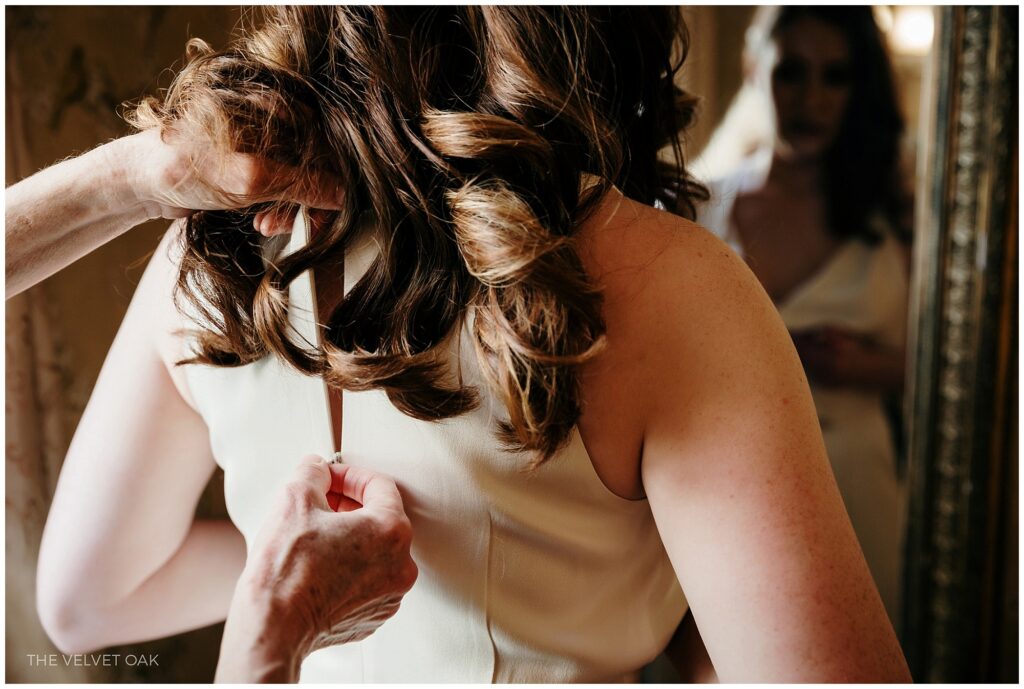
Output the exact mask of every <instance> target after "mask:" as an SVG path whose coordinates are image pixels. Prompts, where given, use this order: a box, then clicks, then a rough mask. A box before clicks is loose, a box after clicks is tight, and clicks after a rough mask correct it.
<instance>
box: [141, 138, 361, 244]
mask: <svg viewBox="0 0 1024 689" xmlns="http://www.w3.org/2000/svg"><path fill="white" fill-rule="evenodd" d="M128 139H130V140H132V146H131V148H130V150H131V152H132V158H133V159H134V163H132V164H131V165H130V169H131V170H132V171H133V174H131V175H130V179H131V184H132V187H133V189H134V190H135V195H136V198H137V199H138V201H139V203H140V204H142V205H143V206H144V207H145V208H146V211H147V214H148V215H149V216H150V217H163V218H168V219H174V218H184V217H187V216H188V215H190V214H191V213H192V212H193V211H197V210H228V209H233V208H239V207H244V206H247V205H252V204H255V203H261V202H266V201H289V202H292V203H293V204H301V205H304V206H308V207H310V208H318V209H323V210H340V209H341V207H342V206H341V204H342V203H343V201H344V185H343V182H342V180H341V179H339V178H337V177H334V176H333V175H331V174H329V173H326V172H323V171H309V172H308V173H306V174H302V175H296V174H295V170H294V169H291V168H288V167H286V166H284V165H282V164H280V163H277V162H275V161H273V160H270V159H268V158H261V157H258V156H254V155H250V154H246V153H230V154H227V155H225V154H223V153H222V152H219V151H217V150H215V149H214V147H213V146H212V145H211V143H210V142H209V141H206V140H205V139H202V138H197V137H193V136H188V135H186V134H183V133H181V132H178V131H176V130H174V129H173V128H172V129H168V130H167V131H165V132H164V134H163V136H161V134H160V132H159V131H158V130H157V129H151V130H147V131H144V132H140V133H139V134H135V135H133V136H131V137H128ZM293 176H295V177H296V178H297V179H298V180H299V181H298V182H297V183H296V184H294V185H292V186H291V187H288V188H286V189H284V190H280V189H277V190H275V189H274V187H275V186H279V184H280V182H279V181H280V180H282V179H288V178H291V177H293ZM275 191H276V193H275ZM294 217H295V206H294V205H292V206H289V207H285V208H282V209H280V210H279V211H278V212H272V211H266V212H261V213H258V214H257V215H256V217H255V219H254V221H253V226H254V227H255V229H256V230H257V231H259V232H260V233H262V234H264V235H267V236H270V235H273V234H278V233H280V232H286V231H288V230H289V229H290V228H291V226H292V221H293V220H294Z"/></svg>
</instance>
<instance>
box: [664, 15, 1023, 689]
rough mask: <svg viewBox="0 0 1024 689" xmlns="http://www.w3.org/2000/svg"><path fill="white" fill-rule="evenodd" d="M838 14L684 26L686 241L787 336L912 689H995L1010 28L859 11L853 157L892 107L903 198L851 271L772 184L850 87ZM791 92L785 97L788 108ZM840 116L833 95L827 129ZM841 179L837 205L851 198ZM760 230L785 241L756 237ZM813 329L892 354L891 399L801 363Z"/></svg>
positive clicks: (1009, 629) (788, 194) (1001, 644)
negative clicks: (867, 78)
mask: <svg viewBox="0 0 1024 689" xmlns="http://www.w3.org/2000/svg"><path fill="white" fill-rule="evenodd" d="M833 12H834V13H835V14H836V15H841V14H842V13H844V12H848V13H850V14H851V17H850V18H849V20H848V23H847V25H846V27H845V29H843V27H842V26H841V23H840V21H832V22H830V21H829V16H828V15H829V14H830V13H833ZM855 12H856V10H853V8H848V9H838V10H831V9H826V10H821V11H820V15H821V16H817V17H815V15H816V14H818V13H819V12H818V11H816V10H799V11H791V10H788V9H785V8H783V9H780V8H754V7H714V8H693V9H690V10H688V13H689V16H688V23H689V26H690V29H691V35H692V36H697V37H699V38H698V39H696V40H694V41H693V46H692V53H691V57H690V60H691V66H692V68H691V70H690V71H689V72H688V73H687V81H686V83H685V84H684V85H685V87H686V88H687V89H688V90H690V91H692V92H695V93H697V94H699V95H701V96H702V97H703V99H704V117H703V119H702V121H701V122H700V124H699V126H698V127H697V128H696V129H695V131H694V133H693V137H692V140H691V141H690V142H689V146H688V153H689V155H690V156H691V159H693V160H694V161H695V162H694V164H693V169H694V170H695V171H696V172H697V174H698V175H700V176H701V177H702V179H704V180H706V181H707V182H708V184H709V186H710V188H711V193H712V199H711V201H710V203H709V206H708V207H709V210H707V211H706V212H705V213H704V215H703V216H702V218H701V219H702V221H703V224H705V225H706V226H708V227H709V228H711V229H712V230H714V231H716V232H718V233H719V234H720V235H721V236H723V238H725V239H726V240H727V241H729V242H730V243H731V244H732V246H733V248H734V249H736V250H737V251H738V252H740V253H741V254H744V253H745V254H746V256H745V257H746V258H747V261H748V264H750V265H751V268H752V269H753V270H754V272H755V274H757V275H758V277H760V278H762V284H764V286H765V287H766V289H767V291H768V292H769V294H770V295H771V296H772V297H773V298H774V300H775V301H776V304H777V306H778V307H779V310H780V313H781V314H782V316H783V320H784V321H786V322H787V324H788V325H789V326H790V328H791V332H793V335H794V341H795V342H796V343H797V347H798V349H800V350H801V356H802V358H803V359H804V362H805V368H806V370H807V373H808V377H809V379H810V381H811V384H812V390H813V391H814V394H815V401H816V404H817V406H818V412H819V418H820V420H821V424H822V430H823V434H824V436H825V440H826V445H827V447H828V451H829V455H830V459H831V461H832V466H833V471H834V473H835V474H836V478H837V482H838V484H839V487H840V490H841V492H842V493H843V496H844V500H845V501H846V504H847V510H848V512H849V513H850V516H851V520H852V522H853V524H854V527H855V530H856V531H857V533H858V537H859V539H860V540H861V545H862V548H863V549H864V551H865V555H866V558H867V560H868V562H869V565H870V566H871V569H872V572H873V574H874V576H875V580H876V584H878V586H879V589H880V592H881V593H882V596H883V599H885V602H886V606H887V609H888V610H889V612H890V616H891V617H892V619H893V622H894V624H895V626H896V628H897V630H898V633H899V635H900V638H901V641H902V643H903V645H904V649H905V651H906V653H907V657H908V661H909V662H910V665H911V669H912V672H913V674H914V676H915V679H917V680H918V681H946V682H965V681H1015V678H1016V662H1017V653H1016V643H1017V619H1018V618H1017V612H1016V610H1017V608H1016V605H1017V586H1016V578H1017V570H1016V558H1017V552H1018V551H1017V530H1016V520H1017V514H1016V500H1017V491H1016V484H1017V465H1016V422H1015V419H1016V408H1017V407H1016V396H1017V387H1016V383H1015V376H1016V358H1015V354H1013V352H1014V351H1015V347H1016V301H1015V299H1014V292H1015V290H1016V280H1017V274H1016V263H1015V262H1016V241H1017V239H1016V229H1017V228H1016V223H1017V215H1016V194H1015V192H1014V190H1015V188H1016V184H1017V167H1016V166H1017V148H1016V147H1017V140H1016V136H1015V133H1014V131H1013V126H1012V123H1013V122H1015V121H1016V119H1015V118H1016V112H1017V109H1016V108H1017V92H1016V86H1015V85H1016V78H1017V63H1016V58H1015V57H1014V55H1013V54H1012V53H1013V51H1015V50H1016V40H1017V30H1016V27H1017V14H1016V9H1014V8H966V9H965V8H941V9H933V8H928V7H921V6H917V7H909V6H876V7H874V8H872V14H873V15H874V19H875V24H876V25H877V27H878V31H879V32H880V33H881V35H882V37H883V40H884V43H885V46H886V48H887V52H888V55H889V56H890V58H889V60H890V65H891V73H892V75H893V77H894V79H895V89H891V88H890V87H889V86H888V85H887V84H886V83H885V80H884V79H881V78H880V77H876V83H875V85H874V86H873V87H872V88H873V90H874V92H875V93H874V94H873V95H874V96H876V97H873V98H865V100H866V101H869V106H866V107H864V108H862V109H861V110H860V113H859V117H860V118H862V119H863V121H864V122H870V123H871V124H870V128H871V130H872V131H871V134H870V135H869V136H868V137H866V138H865V139H864V142H865V143H862V144H860V146H862V147H863V148H866V147H867V145H868V144H867V142H868V140H869V139H870V140H872V141H873V142H877V140H878V138H879V136H880V134H881V135H884V133H885V132H884V130H885V128H886V126H887V125H886V124H885V122H886V120H885V115H886V113H885V112H884V107H883V106H884V103H883V102H881V101H884V98H879V97H877V96H878V94H879V93H884V92H885V91H889V90H894V91H895V93H896V94H897V95H898V102H899V105H900V110H901V111H902V114H903V121H904V126H905V128H904V132H903V135H902V137H901V139H900V140H901V144H900V149H899V154H898V157H899V160H900V163H899V165H898V169H899V179H898V180H895V181H896V184H892V182H890V184H891V185H892V186H893V187H894V188H897V187H899V186H900V185H901V184H904V185H905V186H903V189H905V190H906V191H907V192H909V193H907V194H906V195H905V196H904V199H905V200H904V201H902V202H901V201H900V200H899V199H897V201H896V203H895V204H894V208H893V210H892V212H890V213H889V214H888V218H887V220H888V221H889V223H888V224H889V227H890V230H894V232H893V234H894V235H895V236H896V237H897V238H898V239H899V241H898V245H899V246H900V247H901V249H902V250H903V252H904V255H905V256H906V260H905V261H903V262H899V261H886V260H885V259H884V253H885V249H884V246H885V244H884V243H882V244H880V245H879V244H876V245H875V247H874V248H872V249H870V250H868V251H867V252H866V254H865V255H866V256H867V255H871V254H873V255H874V256H873V258H870V259H866V260H864V261H862V262H861V263H860V264H859V265H858V266H857V267H856V268H854V267H853V265H852V262H851V261H850V258H849V255H848V254H847V253H845V252H846V251H847V249H844V248H842V247H843V246H848V245H849V244H850V242H851V240H847V241H845V242H842V243H835V242H824V243H822V242H820V241H819V240H820V239H821V236H820V235H817V234H814V233H811V234H807V233H804V234H800V233H799V232H798V231H797V230H796V229H794V228H798V227H800V226H801V221H800V216H799V212H800V211H799V208H798V207H795V206H797V205H798V204H799V200H800V199H801V198H803V199H806V198H807V197H808V196H812V197H813V196H814V194H813V193H812V194H810V195H808V194H803V195H801V187H800V186H799V182H800V181H802V180H801V179H800V178H799V177H797V176H793V175H786V174H784V173H787V172H791V170H789V168H790V167H792V166H791V165H789V164H788V163H789V161H791V160H792V159H793V158H795V157H798V156H796V155H794V152H795V153H799V152H800V148H801V147H803V149H804V150H807V149H810V148H813V142H814V139H815V137H816V136H825V134H824V132H826V131H827V124H828V121H829V117H830V113H831V112H833V110H830V108H833V109H834V108H835V107H839V106H838V105H836V103H839V102H842V94H843V91H844V87H845V86H847V82H849V81H851V80H850V75H849V74H844V73H843V67H844V66H845V67H847V68H848V67H849V66H850V65H849V61H850V60H851V58H852V61H853V62H854V63H856V62H857V61H858V59H860V60H861V64H862V65H863V64H864V62H863V58H858V56H857V54H856V53H857V51H858V50H859V51H860V52H861V53H865V52H869V51H866V48H865V42H864V40H863V36H858V33H857V31H856V29H855V28H853V24H854V19H853V17H852V15H853V14H854V13H855ZM787 15H792V16H788V17H787ZM815 20H817V21H815ZM830 24H831V26H830ZM844 34H845V35H844ZM706 37H710V40H704V39H705V38H706ZM844 45H845V48H846V49H845V50H844ZM858 46H859V48H858ZM851 47H852V48H853V51H852V53H853V54H852V55H851V50H850V49H851ZM844 61H846V64H845V65H844ZM830 69H831V70H832V73H831V75H830V73H829V70H830ZM816 70H817V72H816ZM863 71H868V72H869V71H871V70H863ZM815 78H818V79H819V81H818V82H817V83H815ZM830 81H831V83H830ZM795 87H801V88H803V89H805V90H804V91H803V92H801V93H799V94H797V95H796V96H794V93H795V91H794V88H795ZM815 89H818V90H815ZM860 93H861V97H863V95H864V93H865V91H864V90H861V92H860ZM856 94H857V83H856V79H855V78H854V79H853V80H852V84H850V85H849V88H847V89H846V95H847V97H848V99H849V100H847V101H845V102H843V104H844V105H845V107H846V108H848V112H850V110H849V109H851V108H854V107H856V99H857V98H858V96H857V95H856ZM800 97H802V98H803V99H804V100H803V101H799V100H794V98H797V99H798V98H800ZM870 107H873V108H874V112H873V113H872V112H869V109H870ZM787 120H788V124H787ZM848 124H849V123H847V125H848ZM855 129H856V128H855V127H853V128H849V129H848V130H846V131H845V132H844V131H842V130H840V131H839V133H838V134H836V135H835V136H836V138H835V139H834V140H833V145H834V146H835V148H838V147H839V146H840V145H841V143H842V141H841V139H842V137H844V136H848V137H849V138H850V140H851V141H854V140H856V137H857V132H856V131H855ZM826 138H827V136H826ZM837 142H838V143H837ZM833 150H835V149H833ZM834 155H837V154H834ZM855 157H856V156H850V157H848V164H847V166H846V167H845V168H843V170H844V173H845V175H844V176H843V182H842V183H841V184H845V185H847V186H856V185H857V183H858V176H863V174H864V172H865V168H862V167H858V166H857V165H856V164H855V161H854V159H855ZM824 164H825V165H827V163H824ZM873 174H875V175H884V174H885V171H884V170H882V169H881V168H876V171H875V172H874V173H873ZM789 183H792V184H789ZM861 186H862V190H861V193H862V196H863V198H870V197H871V194H870V193H869V192H868V191H867V189H866V188H863V185H861ZM804 189H806V187H804ZM824 191H825V193H823V194H821V195H822V196H825V197H828V196H830V194H829V193H828V192H829V189H828V188H826V189H825V190H824ZM833 195H835V196H837V197H838V195H839V194H837V193H835V191H833ZM780 199H781V200H780ZM911 199H913V200H911ZM847 208H850V206H847ZM744 222H747V223H748V225H749V227H750V228H751V229H749V230H748V231H747V232H744V231H743V224H744ZM773 222H778V223H780V224H786V225H788V226H786V227H782V228H781V230H777V231H775V232H773V231H772V225H773ZM804 226H806V224H805V225H804ZM833 229H835V228H833ZM852 241H854V242H856V241H858V240H857V239H856V238H854V239H853V240H852ZM859 241H861V242H864V241H865V238H864V237H860V239H859ZM911 253H912V254H913V260H912V261H911V260H910V254H911ZM843 264H847V265H845V266H844V265H843ZM844 267H845V268H846V269H844ZM869 276H870V277H869ZM883 276H884V277H883ZM896 303H898V304H899V306H900V309H901V311H902V322H901V323H900V324H897V323H896V321H895V320H894V319H893V318H892V313H893V311H892V309H893V307H894V305H895V304H896ZM887 309H889V310H888V311H887ZM885 313H888V314H889V315H890V318H889V319H888V320H887V319H886V318H885V317H884V316H883V314H885ZM833 324H842V325H843V326H847V327H849V326H852V327H849V329H850V330H851V331H855V332H857V333H859V334H860V335H861V336H862V337H865V339H867V340H869V341H872V340H873V343H874V344H876V345H878V344H883V345H888V346H892V345H894V344H896V343H898V342H899V341H900V339H901V338H903V341H904V343H905V344H904V346H905V359H904V361H905V366H903V367H902V372H901V373H902V375H901V377H902V378H903V383H904V384H903V385H902V386H901V387H902V389H894V388H893V386H885V385H882V384H881V383H884V382H885V380H884V376H877V375H876V373H879V372H881V371H883V370H884V369H885V366H884V365H883V364H882V363H881V361H878V362H876V363H875V364H873V365H872V366H870V367H868V368H865V367H864V366H862V365H861V366H855V367H854V368H857V373H856V374H853V375H852V376H850V377H849V379H847V380H842V379H841V376H839V377H838V378H837V376H836V375H835V371H832V370H830V368H829V367H828V365H827V358H828V357H832V358H833V359H834V360H835V363H838V360H839V359H841V358H843V357H844V356H849V357H851V358H854V354H853V352H854V351H856V349H852V350H847V352H846V353H845V354H844V353H843V350H842V349H840V348H833V349H832V350H831V353H828V350H822V349H815V348H813V347H808V346H807V342H808V337H809V334H810V333H809V330H810V332H813V328H814V326H819V327H820V326H824V325H833ZM901 330H902V332H901ZM820 336H821V335H820V334H819V337H820ZM823 353H826V361H823V360H822V357H823ZM862 363H863V362H862ZM868 395H873V396H874V399H873V401H871V402H870V403H869V402H868V401H867V400H868ZM843 398H846V399H845V400H843ZM854 400H857V401H856V402H854ZM867 405H870V407H873V409H869V406H867ZM871 417H873V418H874V419H875V421H876V422H875V423H873V424H872V423H869V422H867V419H868V418H871ZM881 419H884V425H883V423H878V422H879V421H880V420H881ZM872 439H873V440H872Z"/></svg>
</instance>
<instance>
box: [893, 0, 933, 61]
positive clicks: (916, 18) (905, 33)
mask: <svg viewBox="0 0 1024 689" xmlns="http://www.w3.org/2000/svg"><path fill="white" fill-rule="evenodd" d="M934 33H935V17H934V15H933V13H932V8H931V7H921V6H909V7H907V6H904V7H900V6H897V7H894V8H893V13H892V30H891V31H890V32H889V43H890V45H892V48H893V50H895V51H896V52H898V53H902V54H904V55H927V54H928V51H929V50H931V47H932V36H933V34H934Z"/></svg>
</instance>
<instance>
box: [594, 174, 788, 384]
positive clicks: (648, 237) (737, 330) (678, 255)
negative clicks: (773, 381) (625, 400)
mask: <svg viewBox="0 0 1024 689" xmlns="http://www.w3.org/2000/svg"><path fill="white" fill-rule="evenodd" d="M588 223H589V224H586V226H585V227H581V231H580V237H581V239H580V255H581V260H582V261H583V264H584V266H585V268H586V269H587V272H588V274H589V275H590V276H591V277H592V279H594V280H595V282H596V283H597V285H598V287H599V288H600V289H601V290H602V293H603V296H604V305H603V308H604V317H605V324H606V327H607V332H608V338H609V347H610V349H615V350H617V351H618V352H619V354H621V355H622V356H624V357H626V358H630V357H633V358H636V359H637V360H638V361H642V362H643V364H642V365H643V367H644V368H645V369H647V371H648V373H650V374H651V375H652V376H654V377H655V378H652V380H651V383H652V384H655V383H656V381H657V377H658V376H661V375H663V374H664V372H665V371H666V370H667V369H668V370H673V371H675V370H680V371H682V370H683V369H685V374H686V377H690V376H699V375H712V372H713V371H720V370H722V368H723V367H725V368H728V367H739V368H742V367H743V366H745V365H746V363H745V360H760V361H762V362H765V361H776V362H778V361H788V360H790V359H793V356H792V355H793V352H792V351H791V350H792V343H791V341H790V339H789V337H788V335H787V334H786V330H785V326H784V325H783V324H782V321H781V318H780V317H779V315H778V312H777V310H776V309H775V307H774V305H773V304H772V302H771V299H770V298H769V297H768V295H767V294H766V293H765V291H764V289H763V288H762V287H761V285H760V283H759V282H758V280H757V278H756V277H755V276H754V274H753V273H752V272H751V271H750V269H749V267H748V266H747V264H746V263H745V262H744V261H743V259H741V258H740V257H739V256H737V255H736V253H735V252H734V251H733V250H732V249H730V248H729V246H728V245H727V244H726V243H725V242H723V241H722V240H721V239H719V238H718V237H717V236H715V235H714V234H713V233H712V232H710V231H709V230H707V229H705V228H704V227H702V226H700V225H698V224H696V223H694V222H692V221H690V220H686V219H685V218H681V217H679V216H677V215H674V214H671V213H667V212H665V211H662V210H658V209H655V208H652V207H650V206H646V205H644V204H641V203H638V202H636V201H633V200H630V199H628V198H625V197H623V196H621V194H617V195H614V192H613V194H610V195H609V197H608V198H606V199H605V200H604V202H603V203H602V206H601V207H600V208H599V209H598V211H597V212H596V213H595V214H594V216H592V217H591V219H590V220H589V221H588ZM701 362H703V363H701ZM712 364H713V365H712Z"/></svg>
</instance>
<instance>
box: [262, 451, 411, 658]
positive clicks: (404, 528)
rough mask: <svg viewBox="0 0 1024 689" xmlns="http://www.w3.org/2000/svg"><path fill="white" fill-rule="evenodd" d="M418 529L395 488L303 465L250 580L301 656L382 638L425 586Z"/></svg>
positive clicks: (270, 522) (349, 472) (271, 518)
mask: <svg viewBox="0 0 1024 689" xmlns="http://www.w3.org/2000/svg"><path fill="white" fill-rule="evenodd" d="M411 543H412V527H411V525H410V523H409V519H408V517H406V515H405V512H404V510H403V508H402V501H401V497H400V495H399V493H398V489H397V488H396V486H395V484H394V482H393V481H391V480H390V479H389V478H387V477H385V476H382V475H379V474H376V473H374V472H371V471H368V470H365V469H360V468H357V467H351V466H347V465H345V464H326V463H325V462H324V461H323V460H322V459H320V458H319V457H315V456H311V457H307V458H305V459H303V461H302V462H301V463H300V465H299V466H298V468H297V469H296V472H295V478H294V479H293V480H292V481H291V482H290V483H288V484H287V485H286V487H285V489H284V491H283V493H282V495H281V496H280V498H279V500H278V501H277V503H276V505H275V507H274V509H273V511H272V512H271V514H270V515H268V518H267V521H266V522H265V523H264V526H263V528H262V530H261V531H260V532H259V534H258V535H257V537H256V539H255V541H254V545H253V548H252V550H251V552H250V554H249V560H248V562H247V564H246V572H245V573H244V574H243V579H244V580H245V585H246V586H247V587H248V588H249V590H250V591H252V592H254V593H255V595H256V597H257V598H258V599H259V600H260V601H261V602H262V605H261V607H262V608H263V609H265V610H267V611H268V612H269V613H270V614H271V615H272V616H273V619H272V620H270V622H271V623H272V624H273V625H275V626H277V627H278V629H279V630H286V631H284V632H282V633H285V634H287V635H288V637H289V638H290V639H291V640H293V642H294V643H295V644H296V645H297V647H298V648H299V649H300V652H301V655H302V656H304V655H308V654H309V653H311V652H313V651H315V650H318V649H321V648H326V647H328V646H333V645H336V644H340V643H347V642H350V641H357V640H360V639H364V638H366V637H367V636H369V635H370V634H372V633H373V632H374V631H375V630H376V629H377V628H378V627H379V626H380V625H381V624H383V623H384V622H385V621H386V620H387V619H388V618H390V617H391V616H392V615H394V614H395V612H397V611H398V607H399V604H400V602H401V600H402V596H403V595H405V593H406V592H407V591H409V589H410V588H412V585H413V583H414V582H415V580H416V576H417V568H416V564H415V563H414V562H413V560H412V557H411V556H410V552H409V549H410V545H411Z"/></svg>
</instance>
